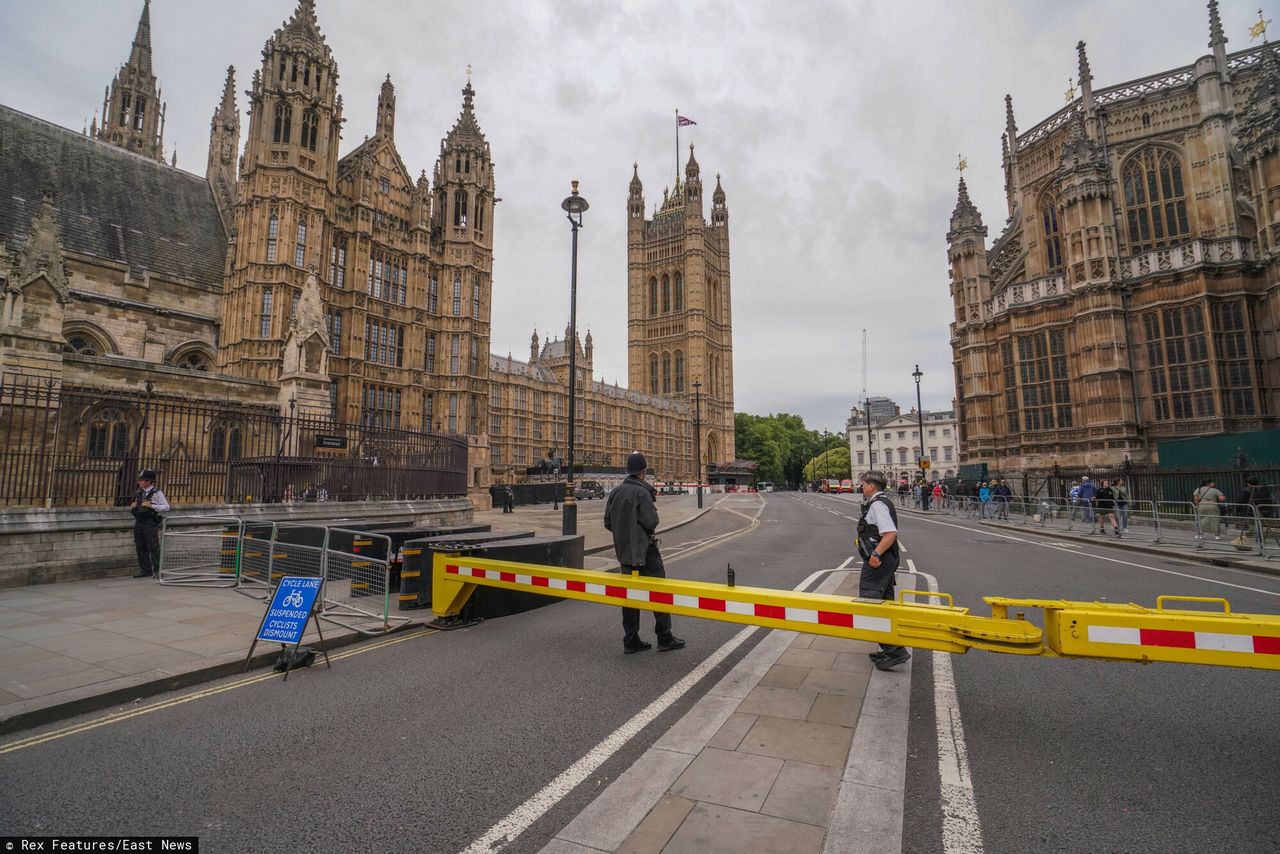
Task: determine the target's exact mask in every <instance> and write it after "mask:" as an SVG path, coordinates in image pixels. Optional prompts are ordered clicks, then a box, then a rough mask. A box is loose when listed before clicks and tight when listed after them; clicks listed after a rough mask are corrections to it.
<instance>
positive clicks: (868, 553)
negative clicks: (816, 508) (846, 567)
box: [856, 471, 911, 670]
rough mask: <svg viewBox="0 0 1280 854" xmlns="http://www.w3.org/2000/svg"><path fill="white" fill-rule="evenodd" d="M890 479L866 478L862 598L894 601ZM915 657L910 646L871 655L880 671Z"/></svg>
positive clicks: (885, 647) (884, 647) (894, 521)
mask: <svg viewBox="0 0 1280 854" xmlns="http://www.w3.org/2000/svg"><path fill="white" fill-rule="evenodd" d="M887 485H888V479H887V478H886V477H885V476H884V472H878V471H869V472H866V473H865V474H863V475H862V495H863V497H864V498H865V499H866V500H865V501H864V502H863V504H862V515H861V516H860V518H859V519H858V538H857V540H856V543H857V546H858V554H859V555H860V556H861V557H862V574H861V576H859V579H858V596H859V597H860V598H862V599H882V600H892V599H893V587H894V581H895V578H894V573H895V572H897V570H898V555H899V548H898V512H897V510H896V509H895V508H894V506H893V502H892V501H890V500H889V496H888V495H886V494H885V491H884V490H885V487H886V486H887ZM909 658H911V653H909V652H907V649H906V647H903V646H897V645H891V644H880V651H879V652H873V653H871V661H872V663H873V664H875V666H876V668H877V669H878V670H891V669H892V668H894V667H897V666H898V665H899V664H902V663H903V662H905V661H906V660H907V659H909Z"/></svg>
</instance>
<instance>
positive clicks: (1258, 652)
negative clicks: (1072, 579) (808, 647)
mask: <svg viewBox="0 0 1280 854" xmlns="http://www.w3.org/2000/svg"><path fill="white" fill-rule="evenodd" d="M432 575H433V579H432V582H433V583H432V592H433V598H432V610H433V611H434V612H435V614H436V615H437V616H440V617H450V616H454V615H456V614H458V613H459V612H460V611H461V610H462V607H463V606H464V605H465V604H466V603H467V600H468V599H469V598H470V597H471V594H472V592H473V591H474V590H475V588H476V587H477V586H485V587H497V588H504V589H507V590H518V591H523V592H527V593H538V594H542V595H544V596H554V597H559V598H563V599H579V600H582V601H586V602H596V603H598V604H601V605H616V606H621V607H626V608H638V609H641V610H646V611H665V612H669V613H672V614H680V615H682V616H686V617H702V618H705V619H711V620H721V621H724V622H730V623H742V624H746V625H754V626H764V627H766V628H771V629H785V630H788V631H795V632H807V633H809V634H820V635H829V636H832V637H843V638H850V639H853V640H864V641H872V642H876V643H886V644H902V645H904V646H911V647H916V648H919V649H936V650H940V651H942V652H951V653H965V652H968V651H969V650H970V649H983V650H987V651H988V652H1002V653H1009V654H1013V655H1041V656H1048V657H1055V658H1057V657H1061V658H1098V659H1109V660H1116V661H1141V662H1152V661H1169V662H1181V663H1185V664H1216V665H1221V666H1226V667H1250V668H1260V669H1267V670H1280V616H1276V615H1268V614H1237V613H1232V612H1231V606H1230V604H1229V603H1228V602H1227V601H1226V600H1225V599H1217V598H1201V597H1190V596H1161V597H1160V598H1159V599H1157V600H1156V607H1155V608H1144V607H1142V606H1140V605H1115V604H1108V603H1099V602H1068V601H1065V600H1048V599H1046V600H1041V599H1007V598H1003V597H987V598H986V599H985V600H984V601H986V602H987V604H989V605H991V608H992V616H990V617H983V616H978V615H974V614H970V613H969V609H968V608H959V607H956V606H955V605H954V603H953V601H952V598H951V595H950V594H948V593H929V592H927V591H916V590H903V591H901V593H900V594H899V597H898V601H896V602H881V601H879V600H870V599H850V598H847V597H842V596H830V595H825V594H820V593H799V592H795V591H791V590H774V589H769V588H763V587H742V586H729V585H725V584H711V583H707V582H703V581H683V580H679V579H672V578H650V577H647V576H642V575H638V574H636V575H617V574H613V573H604V572H597V571H592V570H581V569H562V568H560V567H552V566H542V565H539V564H526V563H515V562H511V561H502V560H488V559H482V558H473V557H460V556H457V555H448V554H441V553H437V554H436V555H435V558H434V561H433V567H432ZM917 597H919V598H927V599H940V600H945V604H934V603H932V602H920V601H916V599H917ZM1169 602H1197V603H1210V604H1219V605H1221V606H1222V610H1221V611H1209V610H1183V609H1176V608H1167V607H1165V605H1166V603H1169ZM1010 608H1015V609H1017V608H1039V609H1042V610H1043V611H1044V619H1045V629H1044V631H1043V632H1042V631H1041V629H1040V627H1039V626H1037V625H1035V624H1033V623H1031V622H1028V621H1027V620H1026V619H1025V617H1024V615H1023V613H1021V612H1018V613H1016V614H1015V616H1014V617H1012V618H1011V617H1009V609H1010Z"/></svg>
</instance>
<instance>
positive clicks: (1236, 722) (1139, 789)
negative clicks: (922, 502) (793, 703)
mask: <svg viewBox="0 0 1280 854" xmlns="http://www.w3.org/2000/svg"><path fill="white" fill-rule="evenodd" d="M821 500H822V501H824V502H828V503H831V504H835V505H836V506H837V507H840V506H843V505H844V504H845V503H847V499H837V498H828V497H825V496H823V497H821ZM902 522H903V525H902V527H903V542H904V543H905V544H906V545H907V554H906V556H907V557H910V558H911V559H912V561H913V562H914V564H915V567H916V569H918V570H920V571H921V572H927V573H930V574H932V575H934V576H935V577H936V578H937V581H938V587H939V589H940V590H943V591H946V592H948V593H951V594H953V595H954V596H955V601H956V604H957V605H966V606H969V607H971V608H973V610H974V612H975V613H979V614H988V613H990V609H989V607H988V606H986V605H985V604H984V603H983V601H982V597H983V596H984V595H988V596H989V595H1003V596H1015V597H1027V598H1065V599H1073V600H1083V601H1093V600H1101V601H1110V602H1136V603H1139V604H1143V605H1147V606H1153V605H1154V604H1155V597H1156V596H1157V595H1160V594H1178V595H1187V596H1222V597H1226V598H1227V599H1229V600H1230V602H1231V606H1232V610H1234V611H1240V612H1252V613H1270V614H1274V613H1277V612H1280V578H1275V577H1273V576H1268V575H1262V574H1259V573H1254V572H1249V571H1245V570H1232V569H1223V568H1218V567H1212V566H1206V565H1204V564H1198V563H1191V562H1182V561H1175V560H1167V559H1163V558H1160V557H1156V556H1149V555H1141V554H1136V553H1131V552H1125V551H1121V550H1119V549H1115V548H1109V547H1103V546H1100V545H1093V544H1089V545H1085V546H1073V547H1065V546H1063V545H1062V544H1061V543H1060V542H1058V541H1054V540H1048V539H1044V538H1041V537H1037V536H1035V535H1031V534H1028V535H1019V534H1018V533H1016V532H1012V533H1011V532H1006V531H996V530H994V529H991V528H985V527H983V526H981V525H978V524H976V523H974V522H970V521H966V520H963V519H953V518H945V517H942V518H940V517H930V518H928V519H922V518H920V517H919V516H912V515H908V514H903V519H902ZM1226 585H1236V586H1226ZM921 586H923V585H921ZM1242 588H1251V589H1242ZM1034 615H1035V612H1029V613H1028V618H1033V617H1034ZM950 659H951V664H952V669H953V671H954V679H955V693H956V698H957V700H958V705H959V709H960V714H961V718H962V722H963V731H964V736H965V741H966V747H967V756H968V762H969V768H970V773H971V775H972V786H973V799H974V802H975V805H976V807H977V814H978V818H979V823H980V826H981V843H982V848H981V849H980V850H983V851H987V852H1026V854H1034V853H1035V852H1161V854H1174V852H1195V853H1196V854H1203V852H1273V851H1276V850H1278V849H1280V811H1278V810H1277V805H1280V775H1278V774H1277V765H1276V763H1277V759H1280V728H1278V727H1277V725H1276V724H1277V715H1276V709H1277V707H1278V706H1280V676H1278V675H1277V674H1276V673H1275V672H1273V671H1262V670H1244V669H1237V668H1226V667H1207V666H1191V665H1181V664H1150V665H1140V664H1129V663H1119V662H1103V661H1076V660H1064V659H1047V658H1031V657H1021V656H1012V655H995V654H990V653H984V652H971V653H968V654H967V655H959V656H951V657H950ZM932 661H933V653H930V652H917V653H916V655H915V659H914V662H913V673H912V696H911V728H910V734H909V760H908V766H907V774H908V777H907V798H906V813H905V820H904V845H903V851H904V852H911V854H916V852H919V854H926V852H927V854H934V852H939V851H944V850H948V849H946V848H945V846H944V844H943V831H942V820H943V815H942V810H941V809H940V808H939V800H940V791H939V780H940V774H939V765H938V752H939V750H938V736H937V728H936V726H935V719H934V714H935V709H934V691H933V689H934V684H933V667H932ZM953 844H955V843H954V842H953ZM950 850H964V849H963V848H959V849H957V848H952V849H950Z"/></svg>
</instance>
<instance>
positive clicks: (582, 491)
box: [573, 480, 604, 500]
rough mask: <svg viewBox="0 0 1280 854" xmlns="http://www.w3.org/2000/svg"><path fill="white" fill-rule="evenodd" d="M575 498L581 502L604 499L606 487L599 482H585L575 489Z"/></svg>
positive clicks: (579, 483) (580, 482)
mask: <svg viewBox="0 0 1280 854" xmlns="http://www.w3.org/2000/svg"><path fill="white" fill-rule="evenodd" d="M573 497H574V498H576V499H579V500H587V499H591V498H604V487H603V486H601V485H600V483H599V481H595V480H583V481H579V482H578V483H577V485H575V486H574V487H573Z"/></svg>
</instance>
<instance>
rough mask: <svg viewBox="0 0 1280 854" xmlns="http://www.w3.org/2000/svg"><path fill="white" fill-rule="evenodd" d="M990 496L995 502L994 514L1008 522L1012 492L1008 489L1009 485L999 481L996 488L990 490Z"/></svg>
mask: <svg viewBox="0 0 1280 854" xmlns="http://www.w3.org/2000/svg"><path fill="white" fill-rule="evenodd" d="M991 494H992V497H993V498H994V499H995V502H996V513H997V514H998V515H999V517H1000V518H1001V519H1004V520H1005V521H1006V522H1007V521H1009V500H1010V499H1011V498H1013V490H1012V489H1010V488H1009V483H1008V482H1007V481H1005V480H1001V481H1000V483H999V484H997V485H996V488H995V489H993V490H991Z"/></svg>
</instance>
